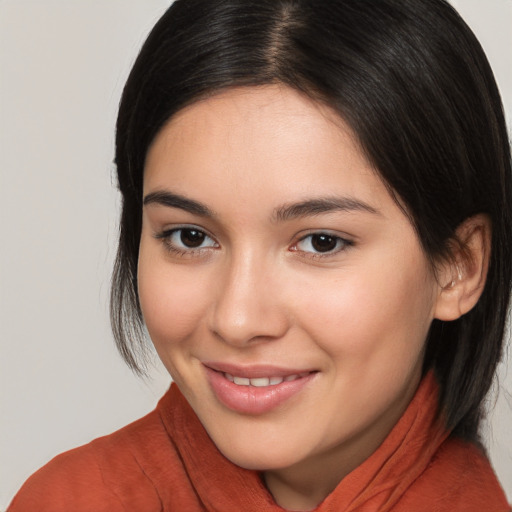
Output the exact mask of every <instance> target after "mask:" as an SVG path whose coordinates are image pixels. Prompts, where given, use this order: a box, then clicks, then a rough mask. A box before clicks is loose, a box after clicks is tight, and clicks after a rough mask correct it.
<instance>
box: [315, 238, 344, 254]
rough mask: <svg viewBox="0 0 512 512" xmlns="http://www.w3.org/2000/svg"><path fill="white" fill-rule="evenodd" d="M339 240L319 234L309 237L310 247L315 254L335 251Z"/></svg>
mask: <svg viewBox="0 0 512 512" xmlns="http://www.w3.org/2000/svg"><path fill="white" fill-rule="evenodd" d="M338 241H339V238H336V237H335V236H331V235H327V234H325V233H320V234H318V235H312V236H311V247H313V249H314V250H315V251H317V252H329V251H333V250H334V249H336V246H337V244H338Z"/></svg>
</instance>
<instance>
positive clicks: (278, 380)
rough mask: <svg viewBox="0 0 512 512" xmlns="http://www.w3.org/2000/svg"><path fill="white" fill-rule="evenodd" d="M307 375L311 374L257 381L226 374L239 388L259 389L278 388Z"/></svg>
mask: <svg viewBox="0 0 512 512" xmlns="http://www.w3.org/2000/svg"><path fill="white" fill-rule="evenodd" d="M307 375H309V372H304V373H301V374H298V375H297V374H294V375H288V376H286V377H259V378H255V379H247V378H246V377H236V376H233V375H231V374H230V373H225V374H224V376H225V377H226V379H227V380H229V381H230V382H234V383H235V384H237V385H238V386H254V387H257V388H263V387H266V386H277V385H278V384H281V382H291V381H292V380H297V379H299V378H301V377H306V376H307Z"/></svg>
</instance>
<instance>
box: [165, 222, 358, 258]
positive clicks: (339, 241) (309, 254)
mask: <svg viewBox="0 0 512 512" xmlns="http://www.w3.org/2000/svg"><path fill="white" fill-rule="evenodd" d="M187 231H188V232H189V234H190V233H192V232H195V233H197V234H199V235H200V236H201V235H202V236H204V240H203V242H202V243H204V241H207V240H209V245H206V246H203V247H197V248H194V247H186V246H184V247H181V248H180V247H177V246H176V241H174V242H173V240H172V239H173V237H174V236H176V235H178V234H180V233H181V235H180V239H181V237H182V236H183V234H184V233H185V232H187ZM313 237H324V238H327V239H328V241H330V242H334V243H335V247H334V250H328V251H325V252H314V251H307V250H301V249H299V248H298V247H299V244H301V243H303V242H305V241H306V240H308V239H310V242H309V244H310V245H312V244H313ZM155 238H156V239H158V240H161V241H162V242H163V244H164V245H165V248H166V250H167V251H169V252H170V253H172V254H174V255H176V256H179V257H195V256H199V255H200V253H202V252H203V251H205V250H210V249H212V248H213V249H217V248H219V244H218V243H217V242H216V241H215V240H214V239H213V238H212V237H211V236H210V235H208V234H207V233H206V232H205V231H204V230H202V229H200V228H198V227H196V226H182V227H176V228H173V229H168V230H165V231H162V232H161V233H157V234H155ZM180 242H181V243H182V244H183V242H182V241H181V240H180ZM353 245H354V242H353V241H351V240H348V239H346V238H343V237H340V236H338V235H335V234H332V233H329V232H328V231H315V232H313V233H308V234H307V235H305V236H303V237H302V238H300V239H299V240H298V242H296V243H295V244H294V245H293V246H292V247H290V249H289V250H290V251H293V252H298V253H301V256H302V257H304V258H311V259H316V260H318V259H322V258H329V257H332V256H334V255H336V254H338V253H340V252H343V251H345V250H347V249H348V248H350V247H352V246H353ZM313 249H314V247H313Z"/></svg>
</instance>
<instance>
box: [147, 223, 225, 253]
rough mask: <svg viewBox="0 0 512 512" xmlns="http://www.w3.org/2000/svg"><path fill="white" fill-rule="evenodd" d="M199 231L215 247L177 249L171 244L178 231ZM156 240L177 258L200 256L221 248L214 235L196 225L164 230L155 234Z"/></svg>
mask: <svg viewBox="0 0 512 512" xmlns="http://www.w3.org/2000/svg"><path fill="white" fill-rule="evenodd" d="M185 230H191V231H199V232H201V233H203V234H204V235H205V237H207V238H209V239H210V240H212V241H213V242H214V244H213V245H207V246H204V247H188V248H187V247H177V246H175V245H173V244H172V243H171V237H172V236H173V235H174V234H175V233H176V232H178V231H185ZM153 236H154V238H156V239H157V240H161V241H162V243H163V244H164V246H165V249H166V250H167V251H168V252H169V253H171V254H174V255H177V256H185V257H187V256H188V257H193V256H197V255H199V253H205V252H206V251H209V250H211V249H217V248H219V247H220V245H219V243H218V242H217V240H216V239H215V237H214V236H213V235H211V234H210V233H209V232H208V230H206V229H204V228H203V227H200V226H197V225H195V224H181V225H175V226H172V227H169V228H166V229H162V230H160V231H158V232H156V233H154V235H153Z"/></svg>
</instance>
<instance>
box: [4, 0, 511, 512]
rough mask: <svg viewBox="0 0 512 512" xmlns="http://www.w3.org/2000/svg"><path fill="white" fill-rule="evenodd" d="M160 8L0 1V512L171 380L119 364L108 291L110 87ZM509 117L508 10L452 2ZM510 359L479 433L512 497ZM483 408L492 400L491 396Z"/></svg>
mask: <svg viewBox="0 0 512 512" xmlns="http://www.w3.org/2000/svg"><path fill="white" fill-rule="evenodd" d="M169 3H170V2H169V1H164V0H103V1H100V0H0V246H1V251H0V258H1V260H0V336H1V339H0V343H1V345H0V350H1V358H0V429H1V430H0V510H4V509H5V508H6V506H7V504H8V502H9V501H10V499H11V498H12V496H13V494H14V493H15V492H16V490H17V489H18V488H19V486H20V485H21V484H22V483H23V481H24V480H25V479H26V478H27V477H28V476H29V475H30V474H31V473H32V472H33V471H34V470H36V469H37V468H38V467H40V466H41V465H42V464H44V463H45V462H46V461H48V460H49V459H50V458H51V457H53V456H54V455H56V454H57V453H59V452H62V451H64V450H67V449H69V448H72V447H74V446H77V445H80V444H83V443H86V442H88V441H89V440H91V439H92V438H94V437H97V436H99V435H102V434H106V433H109V432H111V431H113V430H115V429H117V428H119V427H121V426H123V425H125V424H127V423H129V422H130V421H132V420H134V419H136V418H138V417H140V416H142V415H143V414H145V413H146V412H148V411H149V410H151V409H152V408H153V407H154V405H155V404H156V401H157V399H158V398H159V397H160V396H161V395H162V394H163V392H164V391H165V389H166V388H167V386H168V384H169V377H168V376H167V375H166V373H165V370H162V369H161V368H160V367H159V366H158V365H157V367H156V368H155V370H154V371H153V372H152V378H151V379H149V380H146V381H144V380H139V379H137V378H136V377H134V376H133V375H132V374H131V373H130V371H129V370H128V369H127V368H126V367H125V366H124V364H123V362H122V361H121V359H120V357H119V356H118V355H117V353H116V351H115V349H114V347H113V343H112V341H111V335H110V330H109V329H110V328H109V323H108V306H107V303H108V288H109V279H110V270H111V266H112V260H113V255H114V250H115V249H114V248H115V243H116V236H117V227H116V226H117V211H118V196H117V193H116V191H115V187H114V186H113V183H114V182H115V180H114V177H113V165H112V163H111V161H112V155H113V133H114V122H115V115H116V109H117V105H118V101H119V97H120V93H121V88H122V86H123V83H124V81H125V79H126V76H127V73H128V70H129V68H130V65H131V63H132V62H133V59H134V58H135V55H136V53H137V51H138V49H139V47H140V45H141V43H142V41H143V40H144V36H145V35H146V34H147V32H148V30H149V29H150V28H151V26H152V25H153V23H154V22H155V21H156V20H157V18H158V17H159V15H160V14H161V13H162V12H163V11H164V9H165V8H166V7H167V6H168V4H169ZM453 4H454V5H455V6H456V7H457V8H458V9H459V11H460V12H461V14H462V15H463V17H465V19H466V20H467V21H468V23H469V25H470V26H471V27H473V29H474V30H475V32H476V33H477V35H478V36H479V38H480V40H481V42H482V44H483V45H484V48H485V49H486V51H487V53H488V55H489V58H490V60H491V63H492V64H493V66H494V68H495V72H496V76H497V79H498V82H499V84H500V87H501V90H502V94H503V96H504V100H505V104H506V109H507V113H508V116H509V119H511V115H510V114H511V113H512V108H511V106H512V65H511V62H512V1H511V0H486V1H485V2H483V1H482V0H453ZM510 368H512V363H511V362H508V363H506V364H504V365H502V368H501V371H500V375H501V380H500V386H501V387H502V388H503V389H502V390H501V391H500V393H499V397H498V399H497V402H496V406H495V407H494V412H493V413H492V414H491V425H490V429H489V432H488V434H487V439H488V446H489V448H490V452H491V458H492V462H493V464H494V466H495V469H496V471H497V472H498V475H499V477H500V479H501V481H502V483H503V485H504V487H505V488H506V491H507V493H508V496H509V499H512V403H511V402H512V400H510V398H509V399H508V401H507V390H508V392H509V393H510V392H511V391H512V375H511V374H512V371H510ZM492 401H493V404H494V401H495V400H494V399H493V400H492Z"/></svg>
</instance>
